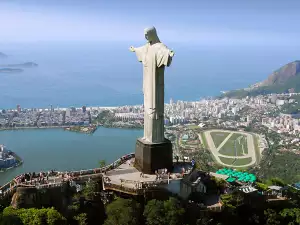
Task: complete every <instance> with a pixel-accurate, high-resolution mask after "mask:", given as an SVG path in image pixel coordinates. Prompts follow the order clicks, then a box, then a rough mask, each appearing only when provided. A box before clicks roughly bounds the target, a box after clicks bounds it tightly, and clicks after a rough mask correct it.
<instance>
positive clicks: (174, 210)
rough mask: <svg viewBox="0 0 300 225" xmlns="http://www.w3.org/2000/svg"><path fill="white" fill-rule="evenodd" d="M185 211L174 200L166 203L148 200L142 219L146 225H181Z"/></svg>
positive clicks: (171, 199) (170, 199)
mask: <svg viewBox="0 0 300 225" xmlns="http://www.w3.org/2000/svg"><path fill="white" fill-rule="evenodd" d="M184 213H185V210H184V209H183V208H182V207H181V205H180V202H179V201H178V200H177V199H176V198H169V200H167V201H158V200H155V199H154V200H150V201H149V202H148V203H147V205H146V207H145V209H144V213H143V214H144V217H145V218H146V224H147V225H160V224H161V225H179V224H182V219H183V214H184Z"/></svg>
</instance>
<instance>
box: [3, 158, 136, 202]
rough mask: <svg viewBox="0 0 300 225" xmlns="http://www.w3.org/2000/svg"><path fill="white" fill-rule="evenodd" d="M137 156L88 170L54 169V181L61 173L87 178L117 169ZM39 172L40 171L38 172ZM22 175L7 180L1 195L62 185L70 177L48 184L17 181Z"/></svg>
mask: <svg viewBox="0 0 300 225" xmlns="http://www.w3.org/2000/svg"><path fill="white" fill-rule="evenodd" d="M134 157H135V153H130V154H127V155H124V156H122V157H120V158H119V159H117V160H116V161H114V162H113V163H111V164H109V165H106V166H104V167H102V168H94V169H88V170H79V171H65V172H59V171H53V174H56V176H55V177H54V181H55V178H57V176H59V175H63V174H67V173H68V174H71V175H72V179H74V180H77V179H79V180H80V179H81V178H86V177H88V176H90V177H93V176H95V175H98V174H102V173H105V172H108V171H110V170H112V169H115V168H116V167H118V166H119V165H121V164H123V163H124V162H126V161H127V160H131V159H132V158H134ZM36 174H38V173H36ZM20 176H21V175H18V176H16V177H15V178H14V179H13V180H11V181H10V182H7V183H6V184H4V185H3V186H1V187H0V197H1V196H5V195H7V194H8V193H11V192H12V191H15V190H16V189H17V187H36V188H39V189H40V188H50V187H57V186H59V185H62V183H65V182H67V181H68V179H66V180H64V179H63V180H62V181H59V182H55V183H50V184H49V183H48V184H40V183H38V184H31V183H30V182H29V181H26V182H25V183H18V182H17V178H18V177H20Z"/></svg>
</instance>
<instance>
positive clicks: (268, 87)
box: [223, 60, 300, 97]
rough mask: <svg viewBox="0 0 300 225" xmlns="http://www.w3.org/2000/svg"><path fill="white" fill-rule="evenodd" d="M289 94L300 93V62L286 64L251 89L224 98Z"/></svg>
mask: <svg viewBox="0 0 300 225" xmlns="http://www.w3.org/2000/svg"><path fill="white" fill-rule="evenodd" d="M287 92H300V60H297V61H294V62H291V63H288V64H286V65H285V66H283V67H281V68H279V69H278V70H276V71H274V72H273V73H272V74H271V75H270V76H269V77H268V78H267V79H266V80H264V81H262V82H259V83H256V84H254V85H251V86H250V88H244V89H239V90H233V91H228V92H226V93H224V95H223V96H227V97H245V96H256V95H260V94H271V93H287Z"/></svg>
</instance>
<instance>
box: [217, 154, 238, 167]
mask: <svg viewBox="0 0 300 225" xmlns="http://www.w3.org/2000/svg"><path fill="white" fill-rule="evenodd" d="M219 159H220V160H221V162H222V163H225V164H226V165H229V166H231V165H232V163H233V162H234V161H235V158H225V157H221V156H219Z"/></svg>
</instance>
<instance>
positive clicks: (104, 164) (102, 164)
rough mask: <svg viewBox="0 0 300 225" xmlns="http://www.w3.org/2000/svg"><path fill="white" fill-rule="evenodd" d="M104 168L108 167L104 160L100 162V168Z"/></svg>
mask: <svg viewBox="0 0 300 225" xmlns="http://www.w3.org/2000/svg"><path fill="white" fill-rule="evenodd" d="M104 166H106V161H105V160H103V159H102V160H100V161H99V167H100V168H102V167H104Z"/></svg>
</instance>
